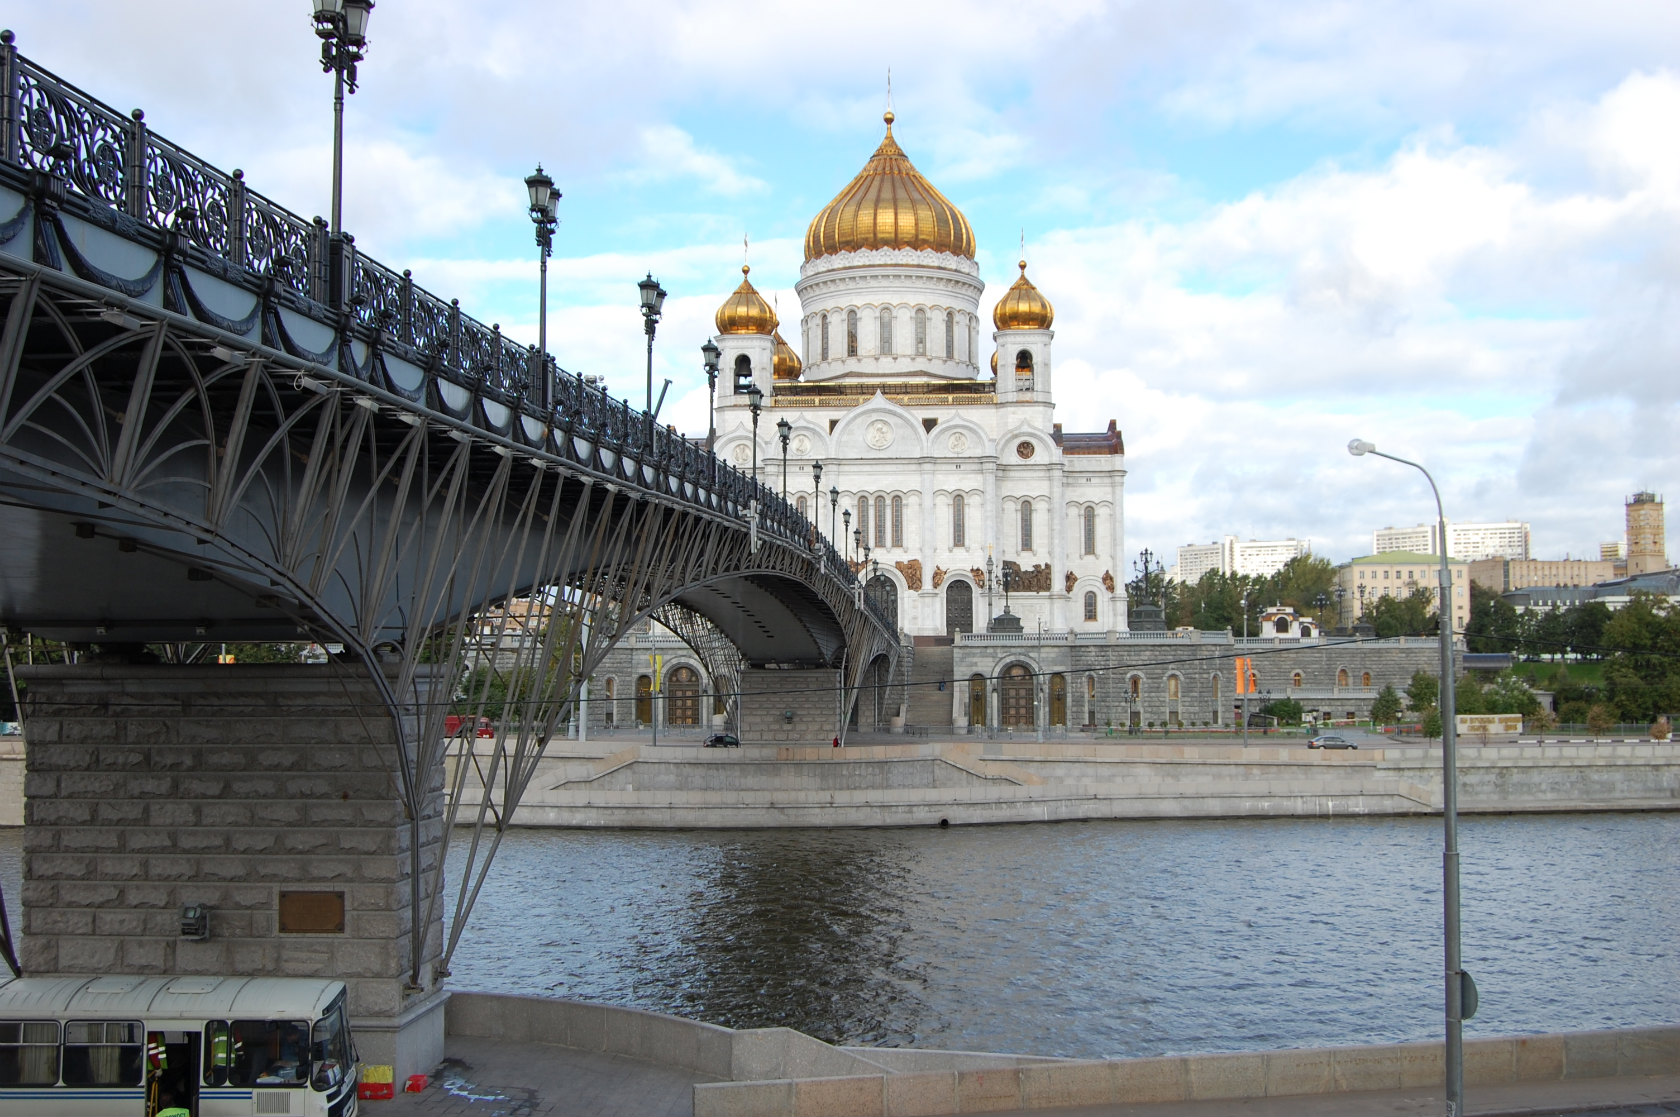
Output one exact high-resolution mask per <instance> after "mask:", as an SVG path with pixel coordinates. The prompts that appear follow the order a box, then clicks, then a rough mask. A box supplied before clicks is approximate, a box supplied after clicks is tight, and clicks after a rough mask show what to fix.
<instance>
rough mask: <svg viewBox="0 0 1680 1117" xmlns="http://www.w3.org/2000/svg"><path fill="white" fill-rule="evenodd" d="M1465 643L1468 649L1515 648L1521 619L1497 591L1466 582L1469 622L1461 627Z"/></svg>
mask: <svg viewBox="0 0 1680 1117" xmlns="http://www.w3.org/2000/svg"><path fill="white" fill-rule="evenodd" d="M1464 639H1465V646H1466V648H1468V650H1470V651H1472V652H1510V653H1512V654H1513V655H1514V654H1516V652H1517V651H1518V645H1519V644H1520V643H1521V639H1522V622H1521V621H1520V619H1519V618H1518V614H1517V610H1516V609H1515V608H1514V607H1513V606H1512V605H1511V603H1510V602H1509V601H1506V600H1505V599H1504V598H1503V597H1501V596H1499V594H1498V593H1496V592H1495V591H1493V590H1491V589H1489V588H1488V587H1486V586H1484V585H1481V584H1480V583H1478V582H1471V583H1470V621H1469V623H1468V624H1467V625H1466V626H1465V628H1464Z"/></svg>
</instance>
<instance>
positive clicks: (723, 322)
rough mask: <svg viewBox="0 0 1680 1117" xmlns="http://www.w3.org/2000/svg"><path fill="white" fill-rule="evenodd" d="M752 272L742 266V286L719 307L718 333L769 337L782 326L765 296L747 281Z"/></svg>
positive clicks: (745, 266)
mask: <svg viewBox="0 0 1680 1117" xmlns="http://www.w3.org/2000/svg"><path fill="white" fill-rule="evenodd" d="M751 270H752V269H751V268H749V267H748V266H747V265H745V264H742V265H741V285H740V286H739V287H737V288H735V293H734V294H732V295H730V296H729V297H728V298H727V299H725V300H723V305H722V306H720V307H718V312H717V319H716V321H717V328H718V333H720V334H761V335H765V336H768V335H770V334H773V333H775V332H776V327H777V326H779V325H781V322H779V321H778V320H777V318H776V312H775V311H774V310H772V309H770V304H769V303H767V302H765V301H764V296H763V295H761V294H759V293H758V289H757V288H755V287H754V286H753V285H752V283H751V282H750V281H749V280H748V279H747V273H748V272H749V271H751Z"/></svg>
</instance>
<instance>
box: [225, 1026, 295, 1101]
mask: <svg viewBox="0 0 1680 1117" xmlns="http://www.w3.org/2000/svg"><path fill="white" fill-rule="evenodd" d="M232 1038H233V1065H232V1067H230V1068H229V1071H228V1085H229V1086H304V1085H307V1084H308V1082H309V1050H308V1047H307V1046H306V1045H307V1042H308V1038H309V1025H308V1024H307V1023H305V1022H304V1021H302V1020H235V1021H234V1022H233V1028H232Z"/></svg>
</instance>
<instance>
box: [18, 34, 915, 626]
mask: <svg viewBox="0 0 1680 1117" xmlns="http://www.w3.org/2000/svg"><path fill="white" fill-rule="evenodd" d="M0 159H3V160H4V161H5V162H9V163H11V164H13V165H14V166H16V167H18V168H21V169H22V170H24V171H26V172H28V171H33V172H39V173H40V174H42V175H47V176H51V178H52V179H54V180H56V181H57V182H59V183H62V184H63V186H64V188H65V194H66V197H67V198H69V199H72V200H74V197H75V196H77V195H79V196H80V198H81V199H82V200H83V201H84V202H85V203H92V204H95V205H98V206H103V207H107V208H109V209H111V210H115V211H116V212H117V213H119V214H121V215H123V216H124V217H126V218H128V219H130V220H131V221H132V222H134V223H135V225H136V226H138V227H141V228H144V229H150V230H153V231H156V232H158V233H168V234H174V236H175V237H177V238H179V239H180V240H181V241H184V242H185V243H186V244H188V245H190V246H192V247H193V248H196V249H198V250H200V251H201V252H202V253H203V254H205V255H206V256H207V257H210V258H212V259H213V260H216V261H221V262H222V263H223V264H224V265H231V271H230V273H229V278H233V279H236V280H237V279H239V278H240V276H241V274H242V275H243V278H244V281H245V282H244V285H245V286H247V287H248V288H250V289H251V290H253V291H259V290H262V289H263V288H264V286H265V285H266V284H268V283H272V284H274V285H275V286H277V287H279V288H280V289H282V290H284V291H285V292H288V293H289V294H290V295H291V296H292V297H293V300H294V301H295V302H296V303H297V305H299V306H300V307H301V308H302V309H304V310H306V311H309V312H311V313H312V316H314V317H317V318H320V319H322V320H325V321H329V322H336V323H338V324H339V325H340V326H341V327H342V328H343V329H344V331H345V332H346V333H348V334H350V335H353V336H356V337H358V338H359V339H360V340H362V341H365V342H369V343H376V344H377V346H378V347H379V348H380V350H381V351H383V352H389V353H394V354H396V355H398V356H401V357H403V358H405V359H407V360H410V361H412V362H413V363H415V364H417V365H419V366H420V367H422V368H425V369H427V370H428V372H429V373H430V374H432V375H435V376H438V377H440V378H441V379H443V380H445V381H448V382H449V383H452V384H455V385H457V386H459V387H462V388H465V389H467V390H469V391H471V392H473V393H476V394H478V395H480V396H482V397H483V398H486V399H489V400H493V401H495V402H497V403H501V404H503V405H506V406H508V407H511V408H514V409H516V410H517V411H518V412H520V413H521V414H523V415H526V416H529V417H531V418H534V419H537V420H539V421H540V422H542V423H544V424H549V425H552V427H553V428H554V429H556V430H558V431H561V432H564V433H565V434H566V435H568V436H575V439H576V440H581V441H582V442H583V443H585V444H587V446H588V447H589V449H588V451H587V453H585V452H583V451H576V452H574V449H573V447H574V438H573V437H568V438H563V439H560V440H559V447H560V452H561V453H562V455H564V456H569V457H573V459H574V460H577V461H579V462H580V463H581V464H586V465H590V464H593V465H598V464H599V460H600V459H599V453H600V451H602V450H605V451H608V452H610V453H611V454H612V455H614V456H615V457H618V458H625V459H632V460H633V461H634V462H635V463H636V467H637V468H636V469H635V471H634V473H631V472H628V471H623V472H621V475H620V479H621V480H623V481H626V482H627V483H629V484H631V485H635V486H637V487H640V488H643V489H648V490H652V491H655V492H658V493H660V494H661V495H662V496H665V497H674V498H677V499H680V500H683V501H686V502H691V503H696V504H700V505H702V506H705V507H707V508H710V509H711V510H713V511H717V512H722V513H725V514H728V515H732V516H740V515H742V514H743V513H745V512H746V510H747V509H748V507H749V505H750V502H751V500H752V498H753V497H754V496H755V495H756V496H757V499H758V530H759V532H760V534H761V535H763V536H766V537H768V538H771V539H775V540H779V541H780V542H782V543H785V544H789V545H793V546H803V547H807V548H812V549H813V550H816V551H817V552H819V554H818V561H819V564H820V566H821V567H822V568H823V569H824V570H825V571H826V572H827V573H829V574H831V575H832V576H834V577H837V578H840V579H842V580H843V581H848V582H855V577H854V575H853V572H852V570H851V568H850V567H849V566H848V564H847V563H846V562H845V561H844V560H843V559H842V558H841V557H840V556H839V555H838V554H837V553H836V552H835V551H834V549H833V547H832V546H831V545H829V544H828V542H827V541H826V540H823V539H822V538H821V536H820V534H819V533H818V532H817V531H816V529H815V525H814V524H812V523H811V522H810V521H809V520H807V519H806V517H804V516H802V515H800V514H799V512H798V511H797V509H796V508H795V507H794V506H793V505H792V504H791V503H789V502H788V501H786V500H783V499H782V498H781V497H780V496H777V495H776V494H775V493H774V492H773V491H771V490H768V489H765V488H764V487H763V486H762V485H760V484H758V483H756V482H755V481H754V480H753V479H751V478H749V477H746V476H745V475H743V474H741V473H740V472H738V471H737V470H735V469H734V468H733V467H732V466H729V465H727V464H726V463H724V462H722V461H720V460H718V459H717V458H716V457H715V456H714V455H712V454H711V453H709V452H707V451H706V450H704V449H703V448H700V447H697V446H695V445H694V444H693V443H691V442H689V441H688V440H687V439H685V438H683V437H682V436H681V435H679V434H677V433H676V432H675V431H673V430H669V429H667V428H664V427H661V426H659V425H657V424H656V423H654V422H653V421H652V419H651V418H650V417H649V416H648V415H647V414H646V413H645V412H642V411H639V410H637V409H635V408H633V407H632V406H631V405H630V404H629V403H628V402H627V401H621V400H614V399H612V398H611V397H609V396H608V395H607V394H606V393H605V392H604V391H602V390H601V389H599V388H596V387H595V386H593V385H592V384H590V383H588V382H587V381H585V380H584V379H583V378H582V377H581V376H578V375H573V374H571V373H568V372H566V371H565V370H564V369H562V368H559V367H558V366H556V365H555V364H554V363H553V362H552V361H551V360H549V359H548V358H547V357H546V356H544V357H543V358H541V360H540V361H539V358H538V356H537V354H536V352H535V349H534V347H532V348H527V347H525V346H522V345H519V344H518V343H515V342H512V341H509V340H508V339H507V338H505V337H503V336H502V333H501V330H500V328H499V327H497V326H486V325H485V324H484V323H483V322H480V321H479V320H477V319H476V318H473V317H472V316H471V315H469V314H465V313H463V312H462V310H461V306H460V302H459V300H449V301H445V300H444V299H442V298H439V297H438V296H436V295H434V294H432V293H431V292H429V291H427V290H425V289H424V288H422V287H420V286H418V285H416V284H415V282H414V279H413V276H412V274H411V273H410V272H408V271H403V272H401V273H400V274H399V273H398V272H396V271H393V270H392V269H391V268H388V267H386V266H385V265H383V264H381V263H379V262H378V261H376V260H373V259H370V258H369V257H367V256H364V255H362V254H361V253H359V252H358V251H357V250H356V248H355V242H354V239H353V238H352V237H350V236H347V235H346V236H344V237H342V238H340V239H338V240H337V241H335V240H334V238H333V237H331V236H330V234H329V233H328V230H327V226H326V223H325V222H324V221H323V220H322V219H321V218H319V217H317V218H315V219H314V220H309V219H306V218H304V217H302V216H300V215H298V214H296V213H293V212H292V211H290V210H288V209H286V208H285V207H284V206H281V205H280V204H279V203H277V202H274V201H272V200H271V199H269V198H267V197H264V196H263V195H262V194H259V193H257V192H256V191H255V190H252V189H251V188H250V187H249V186H247V185H246V183H245V178H244V173H243V172H242V171H238V170H235V171H233V172H232V173H231V174H229V173H227V172H224V171H221V170H219V169H217V168H216V167H213V166H211V165H210V164H209V163H207V162H205V161H204V160H202V159H200V158H198V157H197V156H195V155H193V154H192V153H191V152H188V151H186V150H185V149H184V148H181V147H180V146H178V145H176V144H174V143H171V142H170V141H168V140H167V139H164V138H163V137H162V136H159V135H158V134H156V133H155V132H153V131H152V130H151V128H150V127H149V126H148V125H147V124H146V120H145V114H144V113H143V112H141V111H140V110H139V109H136V110H134V111H133V112H132V113H129V114H127V115H124V114H123V113H121V112H119V111H118V110H116V109H114V108H112V107H111V106H110V105H107V104H105V103H104V102H103V101H100V100H99V99H98V98H96V97H94V96H92V95H90V94H88V93H86V92H84V91H82V90H81V89H78V88H77V87H75V86H73V85H71V84H70V83H69V82H66V81H64V80H63V79H61V78H59V77H58V76H56V75H55V74H53V73H52V72H50V71H48V70H46V69H44V68H42V67H41V66H38V65H36V64H35V63H34V62H31V61H30V60H29V59H27V58H25V57H24V56H23V55H21V54H19V53H18V51H17V48H16V46H15V39H14V36H13V35H12V33H11V32H10V31H7V32H4V33H0ZM542 376H546V377H547V378H548V381H549V383H548V388H549V391H548V393H547V397H548V401H549V406H548V408H546V409H544V408H542V407H540V406H539V403H538V401H540V400H541V399H542V398H543V393H541V392H534V391H533V390H532V389H533V387H535V386H536V385H537V384H538V383H539V377H542ZM415 406H420V405H419V404H415ZM585 459H588V460H585ZM649 469H651V471H652V475H651V476H650V475H649V473H648V470H649ZM873 611H874V613H875V615H876V616H877V617H879V618H880V619H881V620H882V621H883V623H884V622H885V617H884V616H883V615H882V614H881V613H880V611H879V610H873Z"/></svg>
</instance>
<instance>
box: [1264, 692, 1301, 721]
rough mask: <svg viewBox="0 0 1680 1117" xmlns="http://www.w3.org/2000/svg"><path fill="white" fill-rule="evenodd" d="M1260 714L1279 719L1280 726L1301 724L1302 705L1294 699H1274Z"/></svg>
mask: <svg viewBox="0 0 1680 1117" xmlns="http://www.w3.org/2000/svg"><path fill="white" fill-rule="evenodd" d="M1260 712H1261V713H1262V714H1264V715H1266V716H1267V717H1273V718H1277V720H1278V724H1279V725H1300V724H1301V704H1300V703H1299V702H1297V701H1296V700H1295V699H1293V698H1274V699H1273V700H1272V701H1270V702H1268V703H1266V705H1265V707H1264V708H1263V709H1262V710H1261V711H1260Z"/></svg>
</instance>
